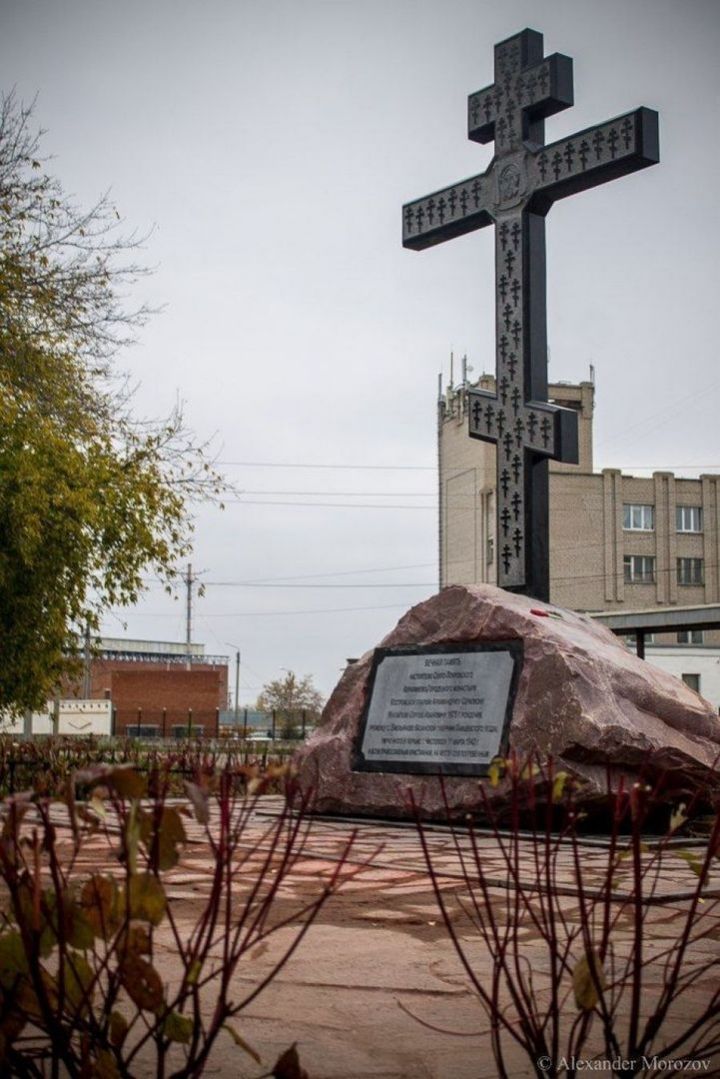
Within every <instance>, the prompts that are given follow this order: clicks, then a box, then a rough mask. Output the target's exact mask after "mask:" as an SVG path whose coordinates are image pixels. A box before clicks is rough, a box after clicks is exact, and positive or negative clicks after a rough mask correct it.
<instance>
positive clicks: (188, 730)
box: [187, 708, 192, 738]
mask: <svg viewBox="0 0 720 1079" xmlns="http://www.w3.org/2000/svg"><path fill="white" fill-rule="evenodd" d="M187 736H188V738H192V708H188V724H187Z"/></svg>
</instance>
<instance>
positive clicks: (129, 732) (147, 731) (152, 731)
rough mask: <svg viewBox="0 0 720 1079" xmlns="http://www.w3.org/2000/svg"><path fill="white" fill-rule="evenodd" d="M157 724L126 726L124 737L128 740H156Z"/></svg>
mask: <svg viewBox="0 0 720 1079" xmlns="http://www.w3.org/2000/svg"><path fill="white" fill-rule="evenodd" d="M159 733H160V732H159V730H158V725H157V723H141V724H140V725H139V726H138V724H137V723H133V724H128V726H127V727H126V728H125V735H126V737H128V738H157V737H158V735H159Z"/></svg>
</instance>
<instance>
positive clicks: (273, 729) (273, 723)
mask: <svg viewBox="0 0 720 1079" xmlns="http://www.w3.org/2000/svg"><path fill="white" fill-rule="evenodd" d="M271 737H272V740H273V742H274V741H275V709H274V708H273V710H272V734H271Z"/></svg>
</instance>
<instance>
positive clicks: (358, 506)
mask: <svg viewBox="0 0 720 1079" xmlns="http://www.w3.org/2000/svg"><path fill="white" fill-rule="evenodd" d="M223 501H224V503H225V505H228V504H229V503H235V504H236V505H238V506H304V507H311V508H312V507H315V508H318V509H345V510H432V511H433V512H435V511H436V507H435V506H401V505H399V504H398V505H382V504H380V503H374V502H276V501H263V502H259V501H256V500H254V499H252V498H225V499H223Z"/></svg>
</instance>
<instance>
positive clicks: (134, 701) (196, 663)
mask: <svg viewBox="0 0 720 1079" xmlns="http://www.w3.org/2000/svg"><path fill="white" fill-rule="evenodd" d="M98 644H99V649H100V654H99V655H97V656H93V657H91V658H89V660H88V663H87V665H86V672H85V677H84V678H81V679H79V680H78V681H77V682H76V683H74V684H73V685H72V687H71V690H70V693H69V694H68V696H73V697H76V698H81V697H86V698H91V699H96V700H97V699H105V700H110V701H111V702H112V708H113V714H114V724H115V733H116V734H118V735H123V734H126V733H131V734H136V733H138V729H139V731H140V733H141V734H143V735H145V736H152V735H159V736H163V735H165V736H167V737H172V735H173V734H180V733H184V732H186V731H187V729H188V725H190V726H191V728H192V730H193V732H194V733H196V734H200V733H206V734H214V732H215V725H216V720H217V713H218V711H221V710H223V709H226V708H227V703H228V657H227V656H215V655H206V654H205V646H204V645H202V644H191V645H190V647H189V649H188V646H187V645H186V644H180V643H177V642H174V641H132V640H128V641H125V640H120V639H113V638H108V637H105V638H103V639H102V640H101V641H99V642H98Z"/></svg>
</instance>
